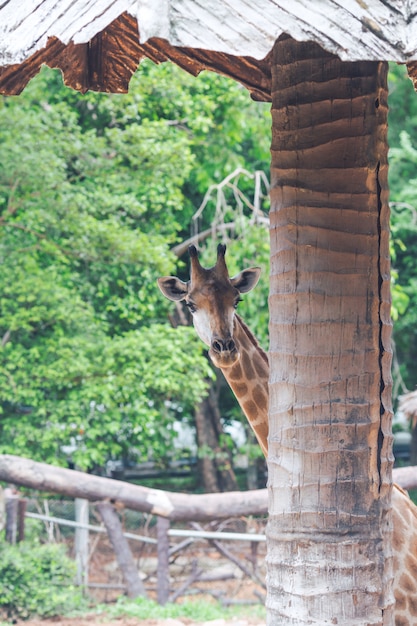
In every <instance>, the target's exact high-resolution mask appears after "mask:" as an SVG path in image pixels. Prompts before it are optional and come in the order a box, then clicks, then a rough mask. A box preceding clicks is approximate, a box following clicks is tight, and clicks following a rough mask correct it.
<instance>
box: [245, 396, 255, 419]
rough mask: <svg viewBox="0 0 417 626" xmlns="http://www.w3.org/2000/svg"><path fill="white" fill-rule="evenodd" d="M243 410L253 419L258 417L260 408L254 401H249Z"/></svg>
mask: <svg viewBox="0 0 417 626" xmlns="http://www.w3.org/2000/svg"><path fill="white" fill-rule="evenodd" d="M243 410H244V411H245V413H246V415H249V416H250V417H251V418H254V417H258V407H257V406H256V404H255V403H254V402H253V400H248V401H247V402H244V403H243Z"/></svg>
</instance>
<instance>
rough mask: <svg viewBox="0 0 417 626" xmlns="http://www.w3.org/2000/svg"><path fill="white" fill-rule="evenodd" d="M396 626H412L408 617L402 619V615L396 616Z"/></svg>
mask: <svg viewBox="0 0 417 626" xmlns="http://www.w3.org/2000/svg"><path fill="white" fill-rule="evenodd" d="M395 626H410V622H409V621H408V617H401V615H396V616H395Z"/></svg>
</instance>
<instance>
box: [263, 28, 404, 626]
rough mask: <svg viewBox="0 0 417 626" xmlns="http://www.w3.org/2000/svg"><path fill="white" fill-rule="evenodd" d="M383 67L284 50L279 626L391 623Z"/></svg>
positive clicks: (279, 94)
mask: <svg viewBox="0 0 417 626" xmlns="http://www.w3.org/2000/svg"><path fill="white" fill-rule="evenodd" d="M386 73H387V67H386V64H385V63H377V62H357V63H346V62H341V61H340V60H339V59H338V58H337V57H335V56H333V55H330V54H328V53H326V52H325V51H323V50H322V49H321V48H320V47H319V46H318V45H316V44H313V43H311V42H307V43H299V42H296V41H295V40H294V39H292V38H290V37H287V36H283V37H282V38H280V39H279V40H278V41H277V42H276V45H275V48H274V58H273V64H272V81H273V88H272V121H273V127H272V148H271V153H272V169H271V178H272V181H271V183H272V185H271V187H272V191H271V205H272V206H271V296H270V319H271V327H270V331H271V333H270V334H271V348H270V350H271V355H270V359H271V378H270V440H269V506H270V521H269V525H268V533H267V534H268V558H267V561H268V587H269V591H268V599H267V609H268V618H267V623H268V624H269V625H271V626H272V625H274V626H276V625H277V624H280V625H283V626H284V625H286V624H297V626H301V625H302V624H320V626H323V624H338V626H341V625H342V624H343V625H345V626H354V625H358V626H359V625H360V626H364V625H365V624H366V625H371V624H372V625H373V626H375V625H381V624H383V625H384V626H387V625H389V624H393V602H394V600H393V594H392V555H391V549H390V542H391V481H392V477H391V474H392V452H391V449H392V435H391V418H392V412H391V375H390V364H391V347H390V335H391V322H390V286H389V271H390V270H389V248H388V239H389V211H388V188H387V143H386V131H387V88H386Z"/></svg>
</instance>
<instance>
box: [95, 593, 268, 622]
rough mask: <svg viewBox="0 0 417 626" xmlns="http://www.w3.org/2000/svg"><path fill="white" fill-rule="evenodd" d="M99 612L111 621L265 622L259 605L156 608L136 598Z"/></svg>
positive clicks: (200, 602) (199, 603)
mask: <svg viewBox="0 0 417 626" xmlns="http://www.w3.org/2000/svg"><path fill="white" fill-rule="evenodd" d="M97 608H98V611H99V612H103V613H104V614H105V615H106V616H108V617H111V618H117V617H135V618H137V619H148V618H152V619H164V618H165V619H166V618H168V617H170V618H174V619H175V618H177V619H180V618H183V617H189V618H191V619H192V620H193V621H195V622H206V621H209V620H214V619H222V618H223V619H227V618H228V617H229V618H230V617H233V616H237V615H238V616H240V617H244V616H251V617H258V618H259V619H261V620H262V619H265V615H266V613H265V608H264V607H263V606H261V605H253V606H233V607H227V608H226V607H223V606H221V604H219V603H218V602H215V601H212V602H210V601H208V600H201V599H200V598H199V599H198V601H197V600H194V601H193V600H185V601H184V602H182V603H181V604H179V603H178V604H172V603H168V604H166V605H165V606H160V605H159V604H157V603H156V602H155V601H154V600H147V599H144V598H137V599H136V600H128V599H126V598H120V599H119V600H118V601H117V602H116V603H115V604H113V605H100V607H97Z"/></svg>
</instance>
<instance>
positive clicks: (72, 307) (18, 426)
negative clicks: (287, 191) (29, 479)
mask: <svg viewBox="0 0 417 626" xmlns="http://www.w3.org/2000/svg"><path fill="white" fill-rule="evenodd" d="M266 122H267V108H266V107H262V106H261V105H256V104H255V103H252V102H251V101H250V99H249V97H248V94H247V92H246V91H245V90H244V89H243V88H241V87H240V86H238V85H236V84H234V83H232V82H231V81H227V80H226V79H223V78H221V77H219V76H216V75H214V74H205V75H204V76H201V77H200V78H198V79H195V78H193V77H191V76H189V75H187V74H186V73H184V72H182V71H181V70H179V69H178V68H176V67H174V66H170V65H168V64H166V65H163V66H160V67H156V66H154V65H153V64H151V63H150V62H145V63H143V64H142V66H141V69H140V70H139V71H138V73H137V75H136V76H135V77H134V78H133V80H132V84H131V88H130V92H129V94H127V95H124V96H122V95H106V94H96V93H88V94H86V95H85V96H80V95H79V94H76V93H74V92H73V91H71V90H69V89H67V88H66V87H64V86H63V84H62V79H61V76H60V74H59V72H56V71H52V70H49V69H44V70H43V71H42V72H41V74H40V75H39V76H37V77H36V78H35V79H34V80H33V81H32V82H31V83H30V85H29V86H28V87H27V89H26V90H25V92H24V93H23V94H22V95H21V96H19V97H17V98H14V97H9V98H2V100H1V101H0V257H1V263H2V269H3V271H2V272H1V275H0V294H1V295H0V342H1V352H0V354H1V356H0V398H1V403H0V409H1V418H0V430H1V444H0V450H1V452H13V453H14V454H21V455H23V456H30V457H32V458H34V459H38V460H44V461H50V462H55V463H56V462H60V463H65V462H66V461H67V457H68V455H69V454H70V456H71V459H72V461H73V462H74V463H76V464H77V465H78V466H79V467H81V468H84V469H87V468H90V469H91V468H93V467H94V466H99V465H102V464H103V463H104V462H105V461H106V459H108V458H121V457H127V456H129V455H130V456H132V457H136V458H139V459H145V458H148V457H149V456H151V457H152V458H154V459H156V460H160V459H162V458H163V457H164V456H166V455H167V454H168V453H169V451H170V450H171V449H172V438H173V436H174V430H173V423H174V421H175V419H186V418H187V417H188V418H189V419H191V417H192V414H193V410H194V407H195V405H196V404H197V403H198V402H199V401H200V400H201V399H202V398H203V396H204V394H205V393H206V390H207V385H208V381H209V380H210V378H212V377H213V376H214V374H213V370H212V368H211V367H210V365H209V363H208V361H207V358H206V357H205V356H204V347H203V346H202V344H201V342H200V341H199V340H198V339H197V337H196V335H195V332H194V330H193V329H192V328H189V327H185V326H179V327H178V328H173V327H172V325H171V324H170V322H169V317H168V314H169V310H170V305H169V303H168V302H167V301H166V300H165V299H164V298H163V297H162V296H161V294H160V292H159V290H158V289H157V285H156V278H157V277H158V276H161V275H166V274H170V273H173V272H176V273H177V272H181V271H184V268H185V266H184V263H179V262H178V259H177V258H176V257H175V255H174V254H173V253H172V251H171V249H172V246H173V245H174V244H175V243H177V242H179V241H181V240H182V239H183V238H187V237H188V236H189V233H190V219H191V216H192V214H193V213H194V212H195V210H196V208H197V206H198V203H199V202H200V201H201V199H202V197H203V195H204V193H205V191H206V189H207V187H208V186H209V185H210V184H212V183H215V182H216V181H219V180H221V178H222V177H223V176H225V175H226V174H228V173H230V172H231V171H232V170H233V168H235V167H237V166H246V167H248V168H249V169H250V170H253V169H256V168H258V167H259V166H260V165H263V166H264V167H265V165H266V164H267V159H266V155H267V151H268V149H269V141H268V137H267V135H266V133H265V132H264V127H265V124H266ZM210 210H212V209H211V208H210V206H209V207H208V212H207V214H205V215H204V217H203V219H202V222H201V226H202V227H203V226H205V225H207V224H208V223H209V222H210V217H211V216H210ZM263 237H264V240H265V241H266V240H267V236H266V233H265V232H263ZM264 247H265V246H264ZM256 252H257V250H256V246H254V245H253V243H252V244H251V246H249V247H248V248H247V250H246V253H245V252H244V250H242V251H241V253H240V256H241V260H242V262H246V261H248V260H250V256H252V257H254V256H256ZM248 257H249V258H248ZM178 263H179V264H178Z"/></svg>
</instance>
